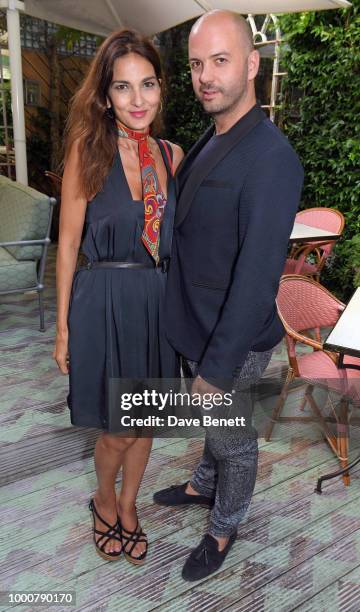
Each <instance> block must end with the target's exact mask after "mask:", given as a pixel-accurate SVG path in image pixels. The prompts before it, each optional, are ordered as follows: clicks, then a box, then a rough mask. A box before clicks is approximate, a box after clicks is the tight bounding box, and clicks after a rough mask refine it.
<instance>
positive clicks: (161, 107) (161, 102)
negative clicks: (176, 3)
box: [159, 98, 163, 115]
mask: <svg viewBox="0 0 360 612" xmlns="http://www.w3.org/2000/svg"><path fill="white" fill-rule="evenodd" d="M162 111H163V101H162V98H160V108H159V114H160V115H161V113H162Z"/></svg>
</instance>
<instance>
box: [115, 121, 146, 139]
mask: <svg viewBox="0 0 360 612" xmlns="http://www.w3.org/2000/svg"><path fill="white" fill-rule="evenodd" d="M116 127H117V133H118V136H120V137H121V138H129V139H130V140H136V141H137V142H139V141H142V140H146V139H147V138H148V136H149V134H150V129H149V128H148V129H147V130H146V131H145V132H138V131H137V130H131V129H130V128H128V127H126V125H124V124H123V123H121V122H120V121H117V122H116Z"/></svg>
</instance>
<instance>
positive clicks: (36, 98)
mask: <svg viewBox="0 0 360 612" xmlns="http://www.w3.org/2000/svg"><path fill="white" fill-rule="evenodd" d="M24 85H25V87H24V90H25V91H24V95H25V104H27V105H28V106H40V83H38V81H30V80H28V79H25V82H24Z"/></svg>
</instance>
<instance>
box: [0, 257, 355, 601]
mask: <svg viewBox="0 0 360 612" xmlns="http://www.w3.org/2000/svg"><path fill="white" fill-rule="evenodd" d="M53 262H54V251H53V250H52V251H51V254H50V258H49V266H48V273H47V285H48V288H47V291H46V320H47V331H46V332H45V333H40V332H39V331H38V319H37V300H36V298H34V296H31V295H27V296H6V297H5V298H1V304H0V349H1V368H0V398H1V399H0V401H1V410H0V422H1V429H0V442H1V449H0V481H1V485H2V487H1V491H0V499H1V504H0V525H1V526H0V532H1V533H0V542H1V546H0V564H1V570H0V573H1V577H0V590H14V591H16V590H21V591H24V590H25V591H38V590H39V589H41V590H44V591H49V590H50V591H57V590H59V591H61V592H64V591H73V592H75V593H76V606H75V608H65V607H62V606H58V607H57V608H52V607H51V608H50V607H48V608H47V609H54V610H55V609H57V610H69V609H75V610H79V611H80V610H81V611H107V612H108V611H117V610H119V611H120V610H131V611H135V612H136V611H144V612H145V611H150V610H158V611H175V610H176V611H177V612H178V611H191V612H205V611H206V612H210V611H211V612H213V611H222V610H231V611H236V612H238V611H244V612H245V611H246V612H263V611H266V612H277V611H281V612H283V611H290V610H301V611H303V612H305V611H306V612H310V611H314V610H315V611H318V610H319V611H325V610H326V611H334V612H335V611H336V612H337V611H341V612H345V611H349V612H350V611H351V612H358V611H359V610H360V469H358V470H356V471H354V473H353V475H352V482H351V486H350V487H347V488H345V487H344V486H343V484H342V482H341V481H339V480H335V481H331V482H330V484H327V485H326V486H325V487H324V493H323V495H322V496H317V495H316V494H314V492H313V491H314V483H315V480H316V478H317V477H318V476H319V475H320V474H323V473H325V472H327V471H331V470H333V469H335V468H336V467H337V462H336V461H335V459H334V457H333V455H332V453H331V451H330V450H329V449H328V447H327V446H326V445H325V443H324V442H323V440H322V438H321V435H320V433H319V432H318V431H317V430H316V427H314V426H313V425H306V426H305V425H299V424H296V423H292V424H290V425H287V426H286V427H285V425H282V426H277V427H276V429H275V432H274V438H273V440H272V441H271V442H270V443H266V442H265V441H264V440H263V439H260V441H259V446H260V457H259V471H258V479H257V484H256V489H255V494H254V497H253V502H252V505H251V508H250V511H249V513H248V515H247V517H246V519H245V521H244V523H243V524H242V525H241V526H240V529H239V532H238V541H237V543H236V545H235V546H234V547H233V549H232V551H231V553H230V554H229V556H228V558H227V559H226V562H225V564H224V566H223V567H222V568H221V570H220V571H219V572H218V573H217V574H215V575H214V576H212V577H210V578H209V579H207V580H204V581H201V582H199V583H195V585H194V584H193V585H190V584H189V583H186V582H184V581H183V580H182V579H181V568H182V565H183V563H184V560H185V558H186V556H187V555H188V554H189V551H190V550H191V548H192V547H193V546H194V544H196V543H197V542H198V541H199V538H200V537H201V535H202V533H203V532H204V531H205V530H206V524H207V519H208V511H207V510H205V509H202V508H187V509H168V508H160V507H157V506H154V505H153V503H152V494H153V492H154V491H156V490H157V489H159V488H163V487H164V486H167V485H170V484H174V483H180V482H183V481H184V480H186V479H188V478H189V476H190V474H191V471H192V469H193V467H194V466H195V465H196V463H197V461H198V459H199V456H200V453H201V448H202V440H201V439H190V440H189V439H162V440H155V442H154V449H153V452H152V455H151V460H150V463H149V466H148V468H147V471H146V474H145V478H144V481H143V484H142V487H141V493H140V497H139V502H138V506H139V512H140V518H141V521H142V524H143V527H144V529H145V530H146V532H147V533H148V535H149V539H150V542H151V547H150V549H149V556H148V560H147V563H146V565H145V566H143V567H140V568H138V567H133V566H130V565H129V564H128V563H126V561H125V560H124V559H121V561H119V562H118V563H107V562H105V561H102V560H101V559H100V558H99V557H98V556H97V555H96V553H95V551H94V549H93V544H92V542H91V532H90V517H89V512H88V510H87V502H88V499H89V495H90V493H91V492H92V491H93V490H94V489H95V486H96V484H95V483H96V480H95V474H94V469H93V461H92V452H93V447H94V441H95V437H96V432H94V431H91V430H80V429H75V428H73V427H71V426H70V425H69V419H68V410H67V407H66V403H65V398H66V392H67V379H66V377H63V376H61V375H60V374H59V373H58V371H57V369H56V367H55V365H54V363H53V361H52V359H51V353H52V348H53V338H54V321H55V300H54V297H55V292H54V278H53ZM283 362H284V355H283V353H281V352H279V351H278V352H277V353H276V354H275V356H274V359H273V362H272V364H271V367H275V368H276V367H278V368H279V367H281V365H282V364H283ZM299 393H301V390H299V391H298V392H295V393H293V394H292V395H291V396H290V398H289V400H288V402H287V406H286V409H287V411H288V412H289V413H295V412H296V409H297V406H298V400H299ZM267 401H269V402H271V401H273V400H272V399H269V400H267ZM270 405H271V404H269V406H270ZM359 447H360V436H359V434H358V433H357V432H356V431H354V432H353V440H352V446H351V449H352V450H351V452H352V453H356V452H357V449H358V448H359ZM7 609H16V610H17V609H18V610H35V609H37V608H35V607H27V606H22V607H20V606H18V607H16V608H10V607H8V606H3V607H1V606H0V610H1V612H2V611H3V610H7Z"/></svg>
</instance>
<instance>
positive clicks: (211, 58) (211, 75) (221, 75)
mask: <svg viewBox="0 0 360 612" xmlns="http://www.w3.org/2000/svg"><path fill="white" fill-rule="evenodd" d="M189 63H190V68H191V78H192V83H193V87H194V91H195V95H196V96H197V98H198V99H199V100H200V102H201V104H202V105H203V107H204V109H205V111H206V112H208V113H210V114H212V115H213V116H214V117H215V118H216V117H218V118H219V117H220V116H222V117H224V115H227V116H230V114H231V115H234V116H237V115H238V114H239V113H241V111H242V109H246V108H248V107H251V105H253V104H255V102H256V98H255V87H254V79H255V77H256V74H257V71H258V68H259V53H258V52H257V51H256V50H254V46H253V39H252V34H251V30H250V27H249V25H248V24H247V22H246V21H245V19H244V18H243V17H241V16H240V15H238V14H237V13H232V12H231V11H219V10H217V11H211V12H210V13H206V14H205V15H203V16H202V17H200V19H198V20H197V21H196V23H195V24H194V25H193V27H192V30H191V32H190V36H189ZM215 120H216V119H215Z"/></svg>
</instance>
